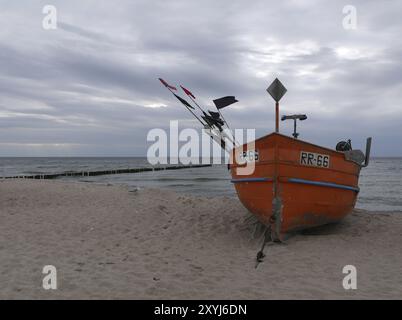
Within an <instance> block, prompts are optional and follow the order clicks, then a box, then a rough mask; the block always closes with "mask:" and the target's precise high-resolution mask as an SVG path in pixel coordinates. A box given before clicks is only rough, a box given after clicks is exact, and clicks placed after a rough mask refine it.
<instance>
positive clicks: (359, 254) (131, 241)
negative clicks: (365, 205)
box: [0, 180, 402, 299]
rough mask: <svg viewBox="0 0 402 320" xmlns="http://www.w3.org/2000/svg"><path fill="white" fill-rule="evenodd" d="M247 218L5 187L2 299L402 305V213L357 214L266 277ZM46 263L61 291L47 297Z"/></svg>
mask: <svg viewBox="0 0 402 320" xmlns="http://www.w3.org/2000/svg"><path fill="white" fill-rule="evenodd" d="M248 216H249V214H248V213H247V211H246V210H245V209H244V208H243V206H242V205H241V204H240V202H239V201H238V200H237V199H236V198H225V197H216V198H203V197H194V196H189V195H183V194H177V193H174V192H171V191H168V190H157V189H139V190H130V189H128V188H126V187H123V186H111V185H95V184H89V183H75V182H60V181H40V180H37V181H29V180H7V181H6V180H2V181H1V182H0V283H1V286H0V299H358V298H363V299H366V298H370V299H386V298H391V299H401V298H402V250H401V245H402V212H392V213H391V212H367V211H363V210H355V212H354V213H353V214H352V215H350V216H349V217H347V218H346V219H345V220H344V221H342V222H341V223H339V224H337V225H332V226H325V227H321V228H318V229H316V230H313V231H310V232H308V233H306V232H305V233H303V234H298V235H295V236H293V237H291V238H290V239H289V240H288V241H287V243H286V244H270V245H268V246H267V248H266V250H265V252H266V255H267V256H266V258H265V260H264V262H263V263H261V264H260V265H259V266H258V268H257V269H255V256H256V253H257V251H258V250H259V247H260V244H261V239H260V238H259V237H258V233H255V232H253V230H254V228H255V225H253V224H252V223H250V221H249V219H247V217H248ZM253 234H254V236H253ZM45 265H54V266H55V267H56V268H57V280H58V289H57V290H44V289H43V288H42V279H43V277H44V275H43V274H42V268H43V267H44V266H45ZM345 265H354V266H355V267H356V268H357V286H358V288H357V290H345V289H344V288H343V286H342V280H343V278H344V276H345V275H344V274H342V269H343V267H344V266H345Z"/></svg>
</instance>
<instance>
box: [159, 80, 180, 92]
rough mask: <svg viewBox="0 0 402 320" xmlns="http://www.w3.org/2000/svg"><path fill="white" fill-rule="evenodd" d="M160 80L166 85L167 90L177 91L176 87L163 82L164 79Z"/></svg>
mask: <svg viewBox="0 0 402 320" xmlns="http://www.w3.org/2000/svg"><path fill="white" fill-rule="evenodd" d="M158 79H159V81H160V82H162V83H163V85H164V86H165V87H166V88H169V89H172V90H177V88H176V87H173V86H171V85H170V84H168V83H167V82H166V81H165V80H163V79H162V78H158Z"/></svg>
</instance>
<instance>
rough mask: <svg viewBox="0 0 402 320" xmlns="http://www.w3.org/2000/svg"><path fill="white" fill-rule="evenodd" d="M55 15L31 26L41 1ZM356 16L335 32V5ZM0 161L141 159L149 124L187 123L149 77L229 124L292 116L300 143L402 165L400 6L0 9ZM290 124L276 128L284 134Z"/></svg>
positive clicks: (265, 128)
mask: <svg viewBox="0 0 402 320" xmlns="http://www.w3.org/2000/svg"><path fill="white" fill-rule="evenodd" d="M47 4H52V5H54V6H55V7H56V8H57V18H58V20H57V29H56V30H45V29H44V28H43V27H42V20H43V18H44V17H45V14H43V13H42V9H43V6H45V5H47ZM348 4H351V5H354V6H355V8H356V10H357V27H356V29H345V28H344V27H343V24H342V21H343V19H344V17H345V14H344V13H342V9H343V7H344V6H345V5H348ZM0 5H1V7H0V156H142V155H146V150H147V147H148V146H149V145H150V143H147V141H146V136H147V133H148V131H149V130H150V129H152V128H167V127H168V126H169V120H170V119H178V120H180V126H181V127H183V128H184V127H195V128H200V126H199V124H197V122H195V121H193V120H191V119H192V118H191V115H190V114H188V113H186V110H185V109H184V108H183V106H182V105H179V103H178V102H177V101H175V100H174V98H173V97H172V95H171V94H170V93H169V92H168V91H167V90H166V89H165V88H163V87H162V86H161V85H160V83H159V82H158V80H157V78H158V77H162V78H164V79H165V80H167V81H169V82H171V83H172V84H175V85H178V84H183V85H184V86H186V87H188V88H189V89H190V90H192V92H193V93H194V94H195V95H196V97H197V100H200V101H201V102H202V104H203V105H205V106H209V107H210V108H211V110H212V102H211V100H212V99H214V98H218V97H222V96H226V95H235V96H236V98H237V99H238V100H239V102H238V103H237V104H236V105H233V106H230V107H227V108H226V109H223V113H224V115H225V117H226V119H227V120H228V122H229V123H230V124H231V125H232V127H237V128H256V129H257V133H258V135H263V134H265V133H269V132H271V131H272V130H273V129H274V103H273V100H272V99H271V98H270V96H268V94H267V92H266V91H265V90H266V88H267V87H268V85H269V84H270V83H271V82H272V80H273V79H275V77H278V78H279V79H280V80H281V81H282V82H283V83H284V84H285V86H286V87H287V89H288V93H287V94H286V95H285V97H284V98H283V100H282V101H281V113H282V114H288V113H306V114H307V115H308V120H306V121H304V122H302V123H300V125H299V132H300V133H301V135H300V138H302V139H305V140H308V141H311V142H313V143H317V144H322V145H324V146H328V147H334V146H335V144H336V143H337V142H338V141H339V140H345V139H348V138H351V139H352V144H353V147H354V148H358V147H359V148H363V147H364V144H365V138H366V137H367V136H373V153H374V155H375V156H402V125H401V124H402V106H401V104H402V69H401V66H402V36H401V33H402V32H401V31H402V19H401V13H402V1H378V0H377V1H367V0H364V1H352V2H349V1H322V0H320V1H313V0H297V1H296V0H293V1H266V0H264V1H260V0H254V1H233V0H230V1H228V0H219V1H216V0H213V1H212V0H203V1H190V0H169V1H166V0H165V1H150V0H144V1H142V0H141V1H140V0H134V1H133V0H130V1H128V0H127V1H118V2H117V1H116V2H114V1H106V0H94V1H92V0H80V1H72V0H69V1H56V0H47V1H31V0H30V1H28V0H26V1H22V0H19V1H1V0H0ZM291 131H292V123H290V122H289V123H281V132H283V133H286V134H290V133H291Z"/></svg>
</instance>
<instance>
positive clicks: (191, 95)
mask: <svg viewBox="0 0 402 320" xmlns="http://www.w3.org/2000/svg"><path fill="white" fill-rule="evenodd" d="M180 87H181V88H182V89H183V91H184V93H185V94H186V95H188V96H190V97H192V98H193V99H195V97H194V95H193V94H192V93H191V91H190V90H188V89H186V88H184V87H183V86H180Z"/></svg>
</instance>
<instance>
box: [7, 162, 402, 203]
mask: <svg viewBox="0 0 402 320" xmlns="http://www.w3.org/2000/svg"><path fill="white" fill-rule="evenodd" d="M144 167H151V164H149V162H148V160H147V159H146V158H142V157H118V158H117V157H116V158H115V157H103V158H102V157H87V158H84V157H71V158H63V157H49V158H45V157H44V158H39V157H38V158H28V157H26V158H14V157H2V158H0V178H1V177H10V176H17V175H36V174H52V173H63V172H71V171H78V172H80V171H98V170H114V169H127V168H130V169H131V168H144ZM57 179H59V180H67V181H81V182H86V183H100V184H118V185H126V186H129V187H131V188H145V187H150V188H167V189H170V190H173V191H176V192H179V193H186V194H194V195H198V196H206V197H215V196H227V197H236V191H235V189H234V186H233V184H232V183H230V175H229V172H228V170H227V166H226V165H225V164H221V165H219V164H218V165H212V166H211V167H202V168H188V169H180V170H167V171H164V170H163V171H147V172H140V173H128V174H111V175H101V176H89V177H88V176H84V177H82V176H78V177H59V178H57ZM359 187H360V193H359V197H358V201H357V204H356V207H357V208H361V209H366V210H372V211H402V158H372V159H371V160H370V164H369V166H368V167H367V168H363V169H362V171H361V175H360V180H359Z"/></svg>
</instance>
